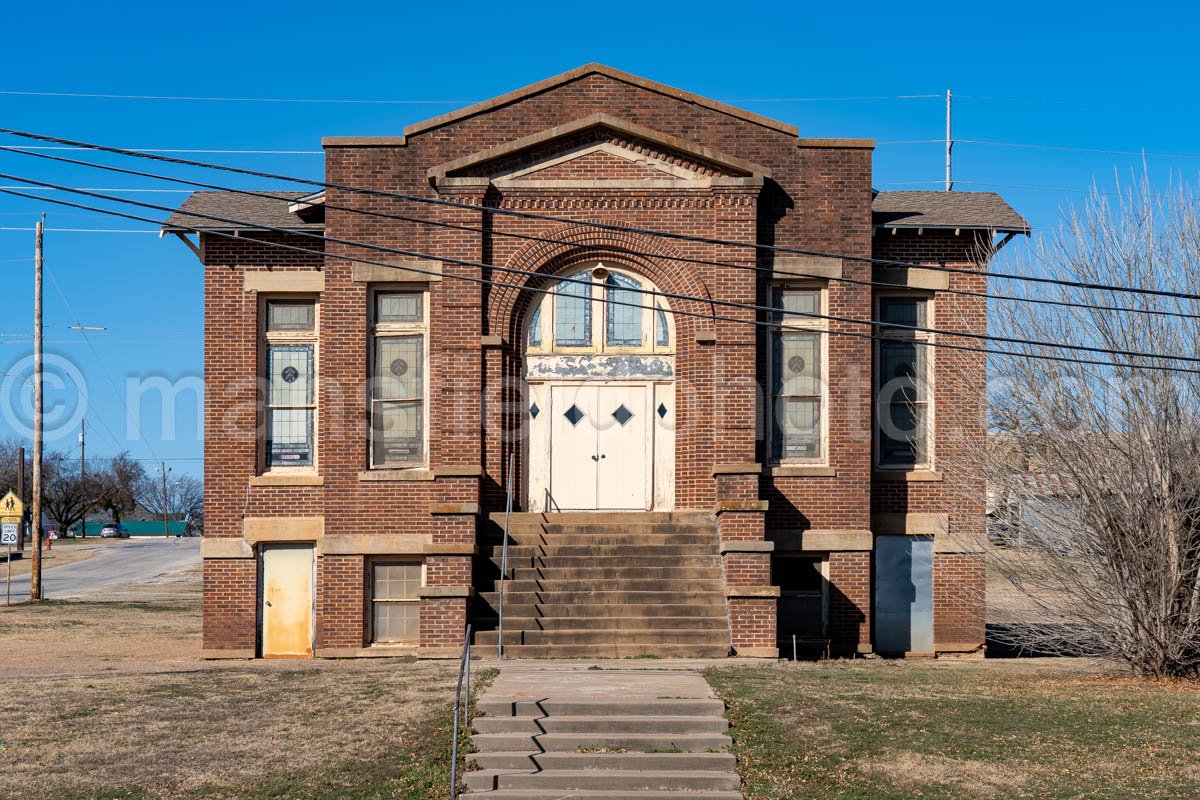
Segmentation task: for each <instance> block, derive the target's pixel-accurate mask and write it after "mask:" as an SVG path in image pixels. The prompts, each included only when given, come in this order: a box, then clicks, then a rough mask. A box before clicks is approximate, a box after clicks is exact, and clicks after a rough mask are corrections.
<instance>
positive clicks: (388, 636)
mask: <svg viewBox="0 0 1200 800" xmlns="http://www.w3.org/2000/svg"><path fill="white" fill-rule="evenodd" d="M420 589H421V565H420V564H416V563H399V564H396V563H390V564H389V563H381V562H376V563H374V564H373V565H372V567H371V622H372V625H371V641H372V642H374V643H379V644H397V643H410V642H411V643H415V642H417V640H418V639H420V635H421V602H420Z"/></svg>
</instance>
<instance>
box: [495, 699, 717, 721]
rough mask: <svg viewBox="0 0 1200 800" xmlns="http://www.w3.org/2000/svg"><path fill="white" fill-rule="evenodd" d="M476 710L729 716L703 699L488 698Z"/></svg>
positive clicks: (509, 713) (514, 713)
mask: <svg viewBox="0 0 1200 800" xmlns="http://www.w3.org/2000/svg"><path fill="white" fill-rule="evenodd" d="M476 708H477V709H478V710H479V711H481V712H482V713H483V715H484V716H487V717H542V716H548V715H552V714H561V715H563V716H575V717H585V716H589V715H591V716H607V715H610V714H615V715H617V716H622V717H635V716H649V717H656V716H657V717H661V716H670V717H693V716H695V717H703V716H716V717H719V716H722V715H723V714H724V713H725V704H724V703H723V702H721V701H720V700H717V699H712V698H703V697H695V698H691V697H689V698H679V697H663V698H657V699H653V698H638V699H637V700H618V699H612V700H607V699H606V700H593V699H590V698H566V699H564V698H557V699H554V698H547V699H534V698H522V697H494V698H488V697H484V698H482V699H480V700H479V701H478V702H477V704H476Z"/></svg>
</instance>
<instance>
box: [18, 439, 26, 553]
mask: <svg viewBox="0 0 1200 800" xmlns="http://www.w3.org/2000/svg"><path fill="white" fill-rule="evenodd" d="M17 497H19V498H21V502H22V503H24V502H25V448H24V447H18V448H17ZM24 551H25V520H21V530H20V533H18V534H17V552H18V553H23V552H24Z"/></svg>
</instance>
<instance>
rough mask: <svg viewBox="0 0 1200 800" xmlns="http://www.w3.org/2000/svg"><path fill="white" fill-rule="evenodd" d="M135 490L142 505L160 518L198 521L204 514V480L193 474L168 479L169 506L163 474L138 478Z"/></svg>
mask: <svg viewBox="0 0 1200 800" xmlns="http://www.w3.org/2000/svg"><path fill="white" fill-rule="evenodd" d="M135 493H136V495H137V499H138V502H139V503H141V505H142V508H144V509H146V510H147V511H148V512H150V513H151V514H153V515H154V516H156V517H162V516H166V517H167V518H168V519H176V520H180V519H186V520H191V521H193V522H196V521H199V520H200V519H202V518H203V516H204V483H203V482H202V481H201V480H200V479H199V478H195V477H192V476H191V475H180V476H179V477H177V478H170V479H168V480H167V493H166V498H165V505H164V497H163V485H162V478H161V476H159V477H156V476H154V475H146V476H144V477H143V478H142V479H141V480H139V481H138V483H137V488H136V490H135ZM164 509H165V512H164Z"/></svg>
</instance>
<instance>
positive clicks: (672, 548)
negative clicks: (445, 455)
mask: <svg viewBox="0 0 1200 800" xmlns="http://www.w3.org/2000/svg"><path fill="white" fill-rule="evenodd" d="M503 521H504V517H503V515H502V514H501V515H493V517H492V526H491V527H492V533H491V535H490V536H486V537H485V539H484V541H483V542H482V543H481V550H482V551H483V554H482V556H481V558H480V563H479V564H477V566H476V575H477V576H479V578H478V580H479V582H480V584H479V585H477V588H478V590H479V593H478V596H477V600H478V602H477V605H476V607H475V610H474V611H475V613H474V619H475V624H476V630H477V633H476V635H475V644H476V646H477V647H479V648H484V649H486V650H489V651H494V648H495V647H496V644H497V640H498V636H499V632H498V631H497V630H496V623H497V611H498V602H499V600H498V591H497V588H498V580H499V573H500V563H501V557H502V552H501V551H502V545H503V541H504V539H503V535H504V534H503V530H502V525H503ZM717 541H718V536H717V530H716V523H715V522H714V521H713V518H712V517H711V516H710V515H707V514H703V513H692V512H676V513H616V514H614V513H609V514H605V513H576V514H565V513H564V514H514V515H513V516H512V520H511V524H510V530H509V580H508V581H506V583H505V586H504V650H505V654H506V655H509V656H512V657H514V658H602V657H603V658H625V657H636V656H667V657H669V656H687V657H723V656H726V655H728V654H729V649H730V648H729V619H728V615H727V613H726V608H725V593H724V580H723V576H722V574H721V562H720V556H719V555H718V551H717Z"/></svg>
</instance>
